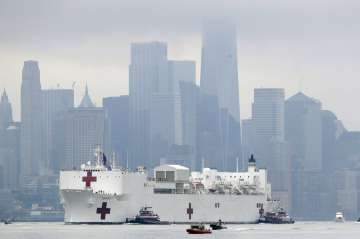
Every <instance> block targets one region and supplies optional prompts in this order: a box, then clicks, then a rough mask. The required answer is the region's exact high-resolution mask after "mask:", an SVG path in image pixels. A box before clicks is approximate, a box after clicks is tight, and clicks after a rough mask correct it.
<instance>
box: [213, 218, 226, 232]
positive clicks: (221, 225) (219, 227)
mask: <svg viewBox="0 0 360 239" xmlns="http://www.w3.org/2000/svg"><path fill="white" fill-rule="evenodd" d="M210 227H211V229H213V230H222V229H227V227H226V226H225V225H224V223H223V222H222V221H221V220H219V221H218V222H216V223H211V224H210Z"/></svg>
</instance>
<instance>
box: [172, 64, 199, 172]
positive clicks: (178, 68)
mask: <svg viewBox="0 0 360 239" xmlns="http://www.w3.org/2000/svg"><path fill="white" fill-rule="evenodd" d="M171 64H172V75H173V77H174V78H175V80H174V82H176V84H177V85H178V87H179V94H180V99H181V121H182V126H181V128H182V147H181V148H182V150H179V151H180V152H181V153H182V155H181V157H182V161H179V162H178V163H181V164H183V165H185V166H187V167H189V168H191V169H192V170H196V169H199V166H200V163H199V162H198V161H197V160H196V157H197V143H198V142H197V123H198V122H197V120H198V104H199V96H200V95H199V94H200V89H199V87H198V86H197V85H196V72H195V68H196V65H195V62H193V61H171ZM179 158H180V156H179Z"/></svg>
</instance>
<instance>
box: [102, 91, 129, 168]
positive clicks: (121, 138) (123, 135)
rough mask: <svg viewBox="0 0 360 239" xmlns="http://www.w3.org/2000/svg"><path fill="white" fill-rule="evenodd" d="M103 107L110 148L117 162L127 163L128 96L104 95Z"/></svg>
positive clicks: (120, 163)
mask: <svg viewBox="0 0 360 239" xmlns="http://www.w3.org/2000/svg"><path fill="white" fill-rule="evenodd" d="M103 107H104V110H105V112H106V115H107V118H108V121H109V137H110V149H109V150H108V151H110V152H114V153H115V156H116V159H117V163H118V164H119V165H122V166H124V167H125V166H126V165H128V164H129V153H130V130H129V125H130V122H129V96H127V95H122V96H117V97H106V98H104V99H103Z"/></svg>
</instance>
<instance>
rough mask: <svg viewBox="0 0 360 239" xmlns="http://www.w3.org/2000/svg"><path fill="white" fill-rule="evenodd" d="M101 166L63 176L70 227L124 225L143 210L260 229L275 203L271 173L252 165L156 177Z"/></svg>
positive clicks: (166, 169) (174, 169)
mask: <svg viewBox="0 0 360 239" xmlns="http://www.w3.org/2000/svg"><path fill="white" fill-rule="evenodd" d="M102 157H104V156H103V154H102V153H101V152H97V163H96V164H95V165H92V164H90V163H88V164H87V165H82V166H81V169H80V170H69V171H61V172H60V194H61V199H62V204H63V206H64V209H65V222H66V223H124V222H126V221H127V219H129V218H134V217H135V216H136V215H137V214H138V212H139V210H140V209H141V208H143V207H152V209H153V211H154V212H156V214H157V215H158V216H159V217H160V220H161V221H166V222H170V223H192V222H213V221H218V220H219V219H220V220H222V221H223V222H226V223H255V222H257V221H258V219H259V217H260V214H259V212H260V211H261V210H263V209H264V208H265V210H266V205H267V202H268V200H270V198H271V187H270V184H269V183H268V181H267V172H266V169H257V168H256V165H255V159H254V158H253V157H252V158H250V160H249V166H248V170H247V171H246V172H218V171H217V170H214V169H209V168H204V169H203V170H202V172H190V170H189V169H188V168H187V167H184V166H181V165H168V164H165V165H160V166H158V167H156V168H154V170H153V172H154V174H153V177H150V176H149V175H148V173H147V171H146V170H145V169H144V168H143V167H139V168H138V169H137V170H136V171H135V172H130V171H128V170H126V169H120V168H114V167H110V166H109V165H107V162H106V160H101V158H102Z"/></svg>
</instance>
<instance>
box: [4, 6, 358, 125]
mask: <svg viewBox="0 0 360 239" xmlns="http://www.w3.org/2000/svg"><path fill="white" fill-rule="evenodd" d="M359 10H360V3H359V2H358V1H357V0H345V1H337V0H318V1H310V0H305V1H296V2H294V1H283V0H271V1H263V0H252V1H249V0H241V1H233V0H225V1H210V2H209V1H207V0H199V1H195V2H194V1H189V0H185V1H177V0H171V1H162V0H155V1H151V2H150V1H143V0H135V1H128V0H121V1H117V0H105V1H101V2H100V1H96V0H90V1H83V0H81V1H71V0H64V1H40V0H34V1H24V0H11V1H10V0H0V30H1V31H0V32H1V38H0V52H1V54H0V63H1V64H0V65H1V69H6V71H5V70H1V71H0V79H1V81H0V87H1V88H4V87H5V88H6V89H7V92H8V94H9V95H11V96H13V97H12V98H13V99H12V103H13V111H14V118H15V119H16V120H19V119H20V91H19V88H20V84H21V82H20V81H19V79H20V77H21V75H20V74H19V70H20V69H21V67H22V64H21V62H23V61H24V59H36V60H38V61H40V66H41V68H42V71H41V74H42V77H43V78H44V79H46V81H45V80H44V81H43V82H42V86H43V87H44V88H56V86H57V84H60V85H61V86H63V87H65V88H71V86H72V84H73V82H75V81H76V82H77V83H76V85H75V90H76V92H81V90H83V89H84V87H85V83H86V81H87V83H88V85H89V87H90V88H91V89H96V90H94V92H93V93H92V94H93V96H92V97H93V100H94V101H95V102H96V103H97V105H101V98H102V97H104V96H113V95H119V94H127V93H128V65H129V64H130V50H129V47H128V46H129V44H130V43H131V42H138V41H142V42H143V41H159V40H160V41H164V42H167V43H168V56H169V58H170V59H189V60H195V61H196V62H197V81H198V82H200V66H201V28H202V20H203V19H204V18H205V17H207V16H209V15H211V16H212V15H217V14H219V13H221V12H223V13H226V15H227V16H232V17H234V19H235V22H236V25H237V33H238V39H237V41H238V42H237V43H238V44H237V46H238V65H239V76H240V78H241V81H240V82H239V86H240V87H239V91H240V104H241V118H243V119H244V118H248V117H250V116H251V102H252V90H253V89H254V88H259V87H280V88H285V90H286V95H287V96H290V95H293V94H295V93H297V92H298V91H299V89H302V91H303V92H305V93H307V94H309V95H311V96H314V97H316V98H318V99H319V100H321V101H322V102H323V108H325V109H330V108H331V109H332V110H333V111H334V112H335V113H336V115H337V116H339V117H340V118H341V119H342V120H343V122H344V124H345V125H346V126H347V127H350V128H352V129H360V123H359V122H360V116H358V115H354V114H353V112H352V109H350V108H349V107H346V105H347V104H348V102H349V100H350V99H352V100H356V99H357V97H358V95H357V92H358V89H359V88H358V87H349V86H350V85H352V84H355V83H356V82H357V81H358V79H357V78H358V77H359V74H358V73H357V68H358V63H359V61H360V58H359V55H360V54H359V52H360V46H359V44H358V42H359V40H360V39H359V38H360V29H359V28H358V24H357V23H358V22H359V16H358V14H356V13H357V12H358V11H359ZM109 85H112V86H116V87H111V88H109V87H108V86H109ZM344 95H346V97H345V96H344ZM81 98H82V94H80V93H77V94H75V102H76V103H79V102H80V100H81Z"/></svg>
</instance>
